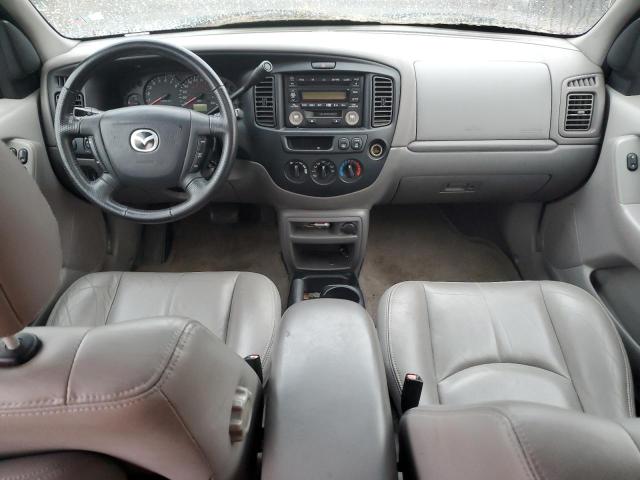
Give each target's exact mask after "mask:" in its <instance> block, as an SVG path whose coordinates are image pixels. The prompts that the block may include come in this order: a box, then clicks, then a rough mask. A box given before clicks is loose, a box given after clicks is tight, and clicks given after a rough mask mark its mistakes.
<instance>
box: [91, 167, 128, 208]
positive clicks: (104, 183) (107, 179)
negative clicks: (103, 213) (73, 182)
mask: <svg viewBox="0 0 640 480" xmlns="http://www.w3.org/2000/svg"><path fill="white" fill-rule="evenodd" d="M89 185H90V186H91V190H92V192H93V193H94V195H95V196H96V197H97V198H98V199H100V200H102V201H104V202H111V201H112V200H113V193H114V192H115V191H116V190H117V189H118V187H119V186H120V182H119V181H118V178H117V177H115V176H113V175H111V174H110V173H104V174H102V175H101V176H99V177H98V178H97V179H96V180H94V181H93V182H91V183H90V184H89Z"/></svg>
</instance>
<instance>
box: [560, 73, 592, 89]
mask: <svg viewBox="0 0 640 480" xmlns="http://www.w3.org/2000/svg"><path fill="white" fill-rule="evenodd" d="M596 83H597V81H596V77H595V76H589V77H582V78H574V79H573V80H569V81H568V82H567V87H569V88H575V87H595V86H596Z"/></svg>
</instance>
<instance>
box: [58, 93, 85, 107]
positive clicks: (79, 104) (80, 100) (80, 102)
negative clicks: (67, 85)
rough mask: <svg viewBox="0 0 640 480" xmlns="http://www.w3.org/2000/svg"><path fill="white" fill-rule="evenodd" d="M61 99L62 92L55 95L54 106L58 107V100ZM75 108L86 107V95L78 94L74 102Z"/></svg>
mask: <svg viewBox="0 0 640 480" xmlns="http://www.w3.org/2000/svg"><path fill="white" fill-rule="evenodd" d="M59 98H60V92H56V93H55V94H54V95H53V104H54V105H58V99H59ZM73 106H74V107H84V95H82V94H81V93H78V94H77V95H76V99H75V100H74V101H73Z"/></svg>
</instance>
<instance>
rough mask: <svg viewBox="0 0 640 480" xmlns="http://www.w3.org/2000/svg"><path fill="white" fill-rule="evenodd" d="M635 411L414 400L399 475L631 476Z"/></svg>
mask: <svg viewBox="0 0 640 480" xmlns="http://www.w3.org/2000/svg"><path fill="white" fill-rule="evenodd" d="M639 445H640V419H635V418H634V419H628V418H627V419H617V420H611V419H604V418H600V417H596V416H593V415H588V414H585V413H581V412H574V411H570V410H566V409H561V408H557V407H550V406H545V405H540V404H531V403H522V402H515V403H495V404H485V405H475V406H467V407H437V406H436V407H418V408H414V409H412V410H409V411H408V412H407V413H406V414H405V415H404V416H403V418H402V420H401V422H400V450H401V452H402V453H401V462H402V464H403V466H404V478H405V479H407V480H412V479H438V480H459V479H473V480H577V479H580V480H602V479H616V480H637V479H638V478H640V451H639V449H638V446H639Z"/></svg>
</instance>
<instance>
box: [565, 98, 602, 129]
mask: <svg viewBox="0 0 640 480" xmlns="http://www.w3.org/2000/svg"><path fill="white" fill-rule="evenodd" d="M594 97H595V96H594V94H593V93H588V92H585V93H570V94H568V95H567V110H566V115H565V119H564V129H565V130H566V131H568V132H569V131H571V132H586V131H588V130H589V129H590V128H591V120H592V118H593V103H594Z"/></svg>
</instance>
